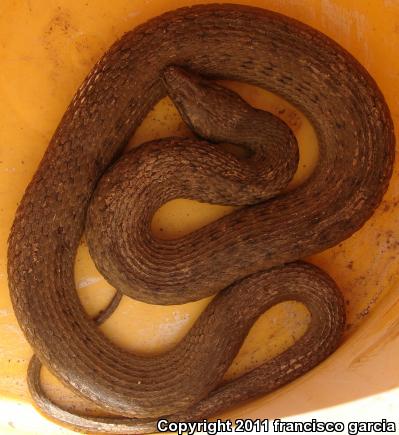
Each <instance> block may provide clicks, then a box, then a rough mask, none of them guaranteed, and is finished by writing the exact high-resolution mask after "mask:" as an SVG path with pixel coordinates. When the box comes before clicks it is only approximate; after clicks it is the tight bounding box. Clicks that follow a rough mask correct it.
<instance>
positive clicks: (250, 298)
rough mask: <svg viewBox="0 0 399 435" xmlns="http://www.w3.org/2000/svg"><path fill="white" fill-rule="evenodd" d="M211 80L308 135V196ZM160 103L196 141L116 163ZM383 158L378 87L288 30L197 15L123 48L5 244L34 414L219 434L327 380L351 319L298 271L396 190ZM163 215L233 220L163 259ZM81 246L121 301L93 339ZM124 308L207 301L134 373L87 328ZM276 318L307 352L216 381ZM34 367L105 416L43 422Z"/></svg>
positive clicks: (226, 11) (287, 146)
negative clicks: (300, 385)
mask: <svg viewBox="0 0 399 435" xmlns="http://www.w3.org/2000/svg"><path fill="white" fill-rule="evenodd" d="M223 80H233V81H238V82H244V83H247V84H250V85H253V86H257V87H260V88H263V89H266V90H268V91H270V92H272V93H275V94H277V95H279V96H281V97H282V98H284V99H285V100H287V101H288V102H290V103H292V104H293V105H294V106H295V107H296V108H298V109H299V110H300V111H301V112H302V113H303V114H304V115H305V116H306V117H307V118H308V119H309V120H310V122H311V123H312V125H313V127H314V129H315V131H316V134H317V138H318V143H319V160H318V163H317V165H316V168H315V170H314V171H313V173H312V174H311V175H310V176H309V178H308V179H307V180H306V181H305V182H304V183H302V184H301V185H300V186H298V187H296V188H294V189H287V185H288V183H289V181H290V179H291V178H292V176H293V174H294V172H295V170H296V167H297V164H298V147H297V143H296V139H295V137H294V136H293V134H292V132H291V130H290V129H289V128H288V127H287V126H286V125H285V124H284V123H283V122H282V121H280V120H279V119H277V118H276V117H274V116H273V115H271V114H270V113H268V112H264V111H261V110H259V109H256V108H253V107H252V106H250V105H249V104H248V103H246V102H245V101H244V100H243V99H242V98H241V97H239V96H238V95H237V94H235V93H234V92H232V91H230V90H228V89H227V88H225V87H224V86H223V85H221V84H220V81H223ZM165 96H169V97H170V98H171V99H172V101H173V103H174V104H175V105H176V107H177V109H178V111H179V112H180V114H181V116H182V118H183V121H184V122H186V123H187V125H188V126H189V127H190V128H191V129H192V130H193V132H194V133H195V135H196V137H195V138H177V137H171V138H164V139H161V140H158V141H151V142H149V143H146V144H143V145H142V146H140V147H138V148H137V149H134V150H132V151H129V152H124V149H125V147H126V145H127V144H128V142H129V139H130V138H131V137H132V135H133V134H134V132H135V131H136V129H137V128H138V127H139V125H140V124H141V122H142V121H143V119H144V118H145V117H146V115H147V114H148V113H149V112H150V110H151V109H152V108H153V107H154V105H155V104H156V103H157V102H158V101H160V100H161V99H162V98H164V97H165ZM224 144H233V145H234V144H235V145H238V146H240V147H242V148H243V149H244V151H245V153H244V154H245V156H239V155H236V154H235V153H234V152H231V151H228V150H226V149H225V147H224ZM394 148H395V137H394V129H393V123H392V119H391V116H390V112H389V108H388V106H387V104H386V102H385V99H384V97H383V95H382V93H381V91H380V90H379V88H378V86H377V84H376V83H375V81H374V79H373V78H372V77H371V76H370V74H369V73H368V72H367V71H366V70H365V68H364V67H363V66H362V65H361V64H360V63H359V62H358V61H357V60H356V59H355V58H354V57H353V56H352V55H351V54H350V53H349V52H347V51H346V50H345V49H344V48H342V47H341V46H340V45H338V44H337V43H336V42H334V41H333V40H331V39H330V38H329V37H327V36H325V35H324V34H322V33H320V32H319V31H317V30H315V29H313V28H311V27H309V26H307V25H305V24H303V23H301V22H299V21H296V20H295V19H293V18H289V17H286V16H284V15H281V14H278V13H276V12H272V11H268V10H265V9H260V8H255V7H251V6H243V5H237V4H234V5H230V4H209V5H196V6H192V7H185V8H181V9H177V10H174V11H171V12H167V13H165V14H163V15H160V16H158V17H155V18H153V19H151V20H150V21H147V22H146V23H144V24H141V25H140V26H138V27H136V28H135V29H133V30H132V31H130V32H128V33H126V34H125V35H124V36H122V37H121V38H120V39H119V40H118V41H116V42H115V43H114V44H113V45H112V46H111V47H110V48H109V49H108V51H107V52H106V53H105V54H104V55H103V56H102V58H101V59H100V60H99V61H98V62H97V63H96V65H95V66H94V67H93V69H92V71H91V72H90V73H89V75H88V76H87V78H86V79H85V80H84V82H83V84H82V85H81V86H80V88H79V89H78V91H77V92H76V94H75V96H74V98H73V100H72V102H71V103H70V105H69V107H68V109H67V110H66V112H65V114H64V116H63V118H62V120H61V122H60V123H59V125H58V127H57V129H56V131H55V133H54V135H53V137H52V139H51V141H50V143H49V145H48V147H47V150H46V151H45V153H44V156H43V158H42V160H41V162H40V164H39V167H38V169H37V170H36V172H35V174H34V176H33V178H32V180H31V181H30V183H29V185H28V186H27V188H26V191H25V193H24V196H23V198H22V200H21V202H20V204H19V206H18V209H17V211H16V215H15V219H14V223H13V226H12V229H11V232H10V235H9V242H8V279H9V287H10V295H11V300H12V304H13V308H14V311H15V314H16V317H17V320H18V323H19V325H20V327H21V329H22V331H23V332H24V334H25V336H26V338H27V340H28V342H29V343H30V345H31V346H32V348H33V350H34V353H35V356H34V358H33V359H32V361H31V364H30V366H29V379H28V380H29V387H30V391H31V394H32V397H33V399H34V401H35V402H36V404H37V406H38V407H39V409H40V410H41V411H42V412H43V413H44V414H45V415H47V416H48V417H49V418H53V419H56V420H57V421H58V422H60V423H63V424H66V425H68V426H71V427H72V428H74V429H76V430H83V431H90V432H106V433H148V432H153V431H155V430H156V429H157V427H156V422H157V421H158V419H159V418H160V417H161V416H167V418H168V419H169V420H170V421H197V420H198V419H202V418H208V417H211V416H213V415H215V414H216V413H218V412H221V411H223V410H225V409H226V408H228V407H231V406H234V405H236V404H238V403H240V402H242V401H244V400H247V399H252V398H254V397H258V396H259V395H264V394H266V393H269V392H271V391H274V390H276V389H277V388H279V387H281V386H283V385H285V384H287V383H288V382H291V381H293V380H294V379H296V378H298V377H299V376H301V375H303V374H304V373H306V372H308V371H309V370H311V369H312V368H313V367H315V366H316V365H317V364H319V363H320V362H321V361H323V360H325V359H326V358H327V357H328V356H329V355H330V354H331V353H332V352H334V351H335V350H336V349H337V347H338V346H339V344H340V342H341V340H342V334H343V330H344V325H345V306H344V301H343V297H342V294H341V292H340V290H339V289H338V287H337V285H336V284H335V282H334V281H333V280H332V279H331V278H330V277H329V276H327V275H326V273H325V272H323V271H322V270H320V269H319V268H317V267H316V266H313V265H311V264H309V263H306V262H303V261H302V260H301V259H303V258H306V257H308V256H311V255H313V254H316V253H319V252H321V251H323V250H325V249H327V248H329V247H332V246H334V245H336V244H338V243H340V242H342V241H343V240H345V239H346V238H348V237H349V236H351V235H352V234H353V233H354V232H356V231H358V230H359V229H360V228H361V227H362V226H363V225H364V224H365V222H366V221H367V220H368V219H369V218H370V217H371V216H372V214H373V213H374V211H375V210H376V208H377V207H378V205H379V204H380V202H381V200H382V198H383V195H384V193H385V191H386V190H387V188H388V184H389V180H390V177H391V174H392V170H393V161H394ZM174 198H189V199H195V200H198V201H202V202H208V203H217V204H228V205H237V206H240V207H239V208H238V209H236V210H235V211H234V212H232V213H231V214H228V215H226V216H224V217H222V218H220V219H218V220H216V221H215V222H212V223H210V224H208V225H206V226H204V227H202V228H200V229H198V230H196V231H194V232H192V233H190V234H188V235H186V236H183V237H180V238H178V239H174V240H163V239H159V238H157V237H156V236H155V235H153V234H152V232H151V228H150V222H151V219H152V216H153V215H154V213H155V211H156V210H157V209H158V208H159V207H160V206H161V205H163V204H164V203H166V202H168V201H170V200H172V199H174ZM84 232H86V237H87V243H88V245H89V249H90V253H91V256H92V257H93V259H94V261H95V263H96V266H97V267H98V269H99V270H100V271H101V273H102V274H103V275H104V277H105V278H106V279H107V280H108V281H109V282H110V283H111V284H112V285H113V286H114V287H115V288H116V289H117V292H118V293H117V295H116V296H115V298H114V300H113V303H111V307H110V308H109V309H106V310H105V312H104V313H102V316H100V319H97V321H96V320H95V319H91V318H89V316H88V315H87V313H86V312H85V310H84V309H83V307H82V305H81V303H80V301H79V298H78V296H77V292H76V287H75V283H74V261H75V256H76V251H77V248H78V246H79V243H80V241H81V238H82V235H83V234H84ZM120 293H123V294H125V295H127V296H130V297H133V298H135V299H138V300H141V301H143V302H147V303H151V304H163V305H168V304H182V303H186V302H190V301H194V300H199V299H201V298H204V297H206V296H210V295H215V297H214V298H213V299H212V301H211V302H210V303H209V305H208V306H207V307H206V309H205V310H204V312H203V313H202V314H201V315H200V317H199V318H198V319H197V321H196V322H195V323H194V325H193V327H192V328H191V329H190V331H189V332H188V333H187V335H186V336H185V337H184V338H183V339H182V341H181V342H180V343H178V344H177V345H176V346H175V347H174V348H173V349H171V350H170V351H167V352H166V353H163V354H159V355H152V356H143V355H137V354H134V353H132V352H128V351H126V350H124V349H121V348H119V347H118V346H117V345H115V344H113V343H112V342H111V341H110V340H108V339H107V338H106V337H105V335H104V334H103V333H102V332H101V331H100V330H99V328H98V323H99V322H101V321H103V320H104V319H105V318H106V317H107V316H108V315H109V314H111V312H112V311H113V310H114V309H115V306H117V303H118V298H120ZM287 300H295V301H298V302H301V303H303V304H304V305H305V306H306V307H307V309H308V311H309V313H310V318H311V320H310V323H309V326H308V328H307V330H306V332H305V333H304V335H303V336H302V337H301V338H300V339H299V340H297V342H295V343H294V344H293V345H292V346H291V347H290V348H288V349H287V350H286V351H284V352H282V353H281V354H280V355H278V356H276V357H274V358H272V359H271V360H268V361H266V362H264V363H263V364H261V365H260V366H258V367H256V368H255V369H253V370H251V371H249V372H248V373H245V374H244V375H242V376H240V377H238V378H237V379H234V380H232V381H224V380H223V375H224V373H225V371H226V370H227V368H228V367H229V365H230V364H231V362H232V360H233V359H234V357H235V355H236V354H237V352H238V350H239V348H240V346H241V344H242V342H243V340H244V339H245V337H246V336H247V334H248V332H249V330H250V329H251V327H252V325H253V324H254V322H255V321H256V319H257V318H258V317H259V316H260V315H261V314H262V313H264V312H265V311H266V310H268V309H269V308H271V307H272V306H274V305H276V304H277V303H280V302H283V301H287ZM42 364H44V365H45V366H46V367H48V368H49V370H50V371H51V372H52V373H53V374H55V376H56V377H57V378H58V379H59V380H60V381H61V382H62V383H64V384H65V385H66V386H68V387H69V388H71V389H72V390H73V391H74V392H76V393H78V394H79V395H81V396H83V397H85V398H87V399H88V400H90V401H91V402H93V403H94V404H96V405H98V406H100V408H101V409H103V410H104V411H106V412H107V413H108V415H107V416H104V417H93V416H86V415H84V414H79V413H73V412H71V411H68V410H66V409H63V408H62V407H60V406H58V405H57V404H55V403H53V402H52V401H51V400H50V399H49V398H47V396H46V395H45V392H44V391H43V389H42V387H41V385H40V379H39V375H40V367H41V365H42Z"/></svg>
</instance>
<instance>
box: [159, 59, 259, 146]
mask: <svg viewBox="0 0 399 435" xmlns="http://www.w3.org/2000/svg"><path fill="white" fill-rule="evenodd" d="M162 79H163V83H164V85H165V88H166V90H167V93H168V95H169V97H170V98H171V99H172V101H173V103H174V104H175V106H176V108H177V110H178V111H179V113H180V115H181V117H182V119H183V121H184V122H185V123H186V124H187V125H188V126H189V127H190V129H191V130H192V131H193V132H195V133H196V134H197V135H199V136H201V137H203V138H205V139H207V140H210V141H212V142H230V143H235V140H234V138H236V137H239V133H240V131H241V130H242V127H243V126H244V125H245V124H246V123H247V122H248V119H250V117H253V115H254V114H255V113H256V109H254V108H253V107H252V106H250V105H249V104H248V103H247V102H246V101H244V100H243V99H242V98H241V97H240V96H239V95H238V94H236V93H235V92H233V91H231V90H230V89H227V88H225V87H223V86H220V85H218V84H216V83H214V82H211V81H209V80H206V79H204V78H202V77H200V76H198V75H196V74H194V73H191V72H188V71H186V70H184V69H183V68H181V67H177V66H169V67H168V68H166V69H165V70H164V72H163V77H162Z"/></svg>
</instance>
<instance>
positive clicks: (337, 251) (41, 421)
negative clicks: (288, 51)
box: [0, 0, 399, 434]
mask: <svg viewBox="0 0 399 435" xmlns="http://www.w3.org/2000/svg"><path fill="white" fill-rule="evenodd" d="M193 3H196V2H193V1H190V0H186V1H178V0H169V1H167V2H166V1H162V0H113V1H106V0H89V1H82V0H52V1H51V2H50V1H48V0H26V1H25V0H19V1H17V2H16V1H14V0H1V3H0V229H1V230H0V374H1V375H0V431H1V433H5V434H6V433H20V434H34V433H40V434H54V433H60V434H61V433H65V434H67V433H72V432H70V431H69V430H67V429H60V428H58V427H57V426H55V425H54V424H53V423H51V422H49V421H48V420H46V419H45V418H44V417H41V416H40V415H39V414H38V413H37V412H36V411H35V410H34V409H33V408H32V406H31V401H30V396H29V393H28V390H27V384H26V371H27V365H28V361H29V359H30V356H31V354H32V351H31V349H30V347H29V345H28V344H27V342H26V341H25V339H24V336H23V334H22V332H21V331H20V329H19V327H18V324H17V322H16V319H15V316H14V314H13V310H12V306H11V303H10V298H9V293H8V286H7V275H6V251H7V249H6V246H7V236H8V233H9V230H10V227H11V224H12V220H13V217H14V213H15V210H16V207H17V204H18V201H19V200H20V199H21V197H22V194H23V192H24V189H25V187H26V185H27V183H28V182H29V180H30V179H31V177H32V175H33V173H34V171H35V169H36V167H37V165H38V163H39V161H40V159H41V157H42V155H43V152H44V150H45V149H46V146H47V144H48V142H49V140H50V138H51V136H52V133H53V132H54V130H55V128H56V126H57V124H58V122H59V120H60V118H61V116H62V114H63V113H64V111H65V109H66V107H67V105H68V104H69V102H70V100H71V98H72V96H73V95H74V93H75V91H76V89H77V88H78V86H79V85H80V83H81V82H82V80H83V79H84V77H85V76H86V74H87V73H88V72H89V70H90V69H91V67H92V66H93V65H94V63H95V62H96V61H97V59H98V58H99V57H100V56H101V55H102V53H103V52H104V51H105V50H106V49H107V48H108V47H109V46H110V45H111V44H112V42H114V41H115V40H116V39H117V38H118V37H119V36H121V35H122V34H123V33H125V32H126V31H128V30H130V29H132V28H134V27H135V26H137V25H138V24H140V23H142V22H144V21H146V20H148V19H149V18H151V17H153V16H156V15H159V14H160V13H162V12H164V11H167V10H172V9H175V8H177V7H181V6H184V5H190V4H193ZM200 3H211V2H208V1H201V2H200ZM239 3H241V4H250V5H256V6H260V7H264V8H268V9H271V10H275V11H278V12H281V13H283V14H285V15H288V16H291V17H294V18H296V19H298V20H300V21H303V22H305V23H307V24H309V25H311V26H313V27H315V28H317V29H318V30H320V31H322V32H323V33H325V34H327V35H328V36H330V37H331V38H333V39H335V40H336V41H337V42H338V43H340V44H341V45H342V46H343V47H345V48H346V49H347V50H348V51H350V52H351V53H352V54H353V55H354V56H355V57H356V58H357V59H358V60H359V61H360V62H361V63H362V64H363V65H364V66H365V67H366V68H367V70H368V71H369V72H370V74H371V75H372V76H373V77H374V78H375V80H376V81H377V83H378V85H379V86H380V88H381V90H382V92H383V93H384V95H385V98H386V100H387V102H388V105H389V107H390V109H391V113H392V116H393V119H394V122H395V126H396V128H398V124H399V56H398V48H399V1H397V0H371V1H367V2H366V1H355V0H304V1H300V2H299V1H294V0H264V1H262V0H250V1H244V0H242V1H240V2H239ZM227 86H230V87H232V88H233V89H235V90H237V91H238V92H239V93H241V95H243V96H244V98H246V99H247V100H248V101H249V102H251V103H252V104H253V105H255V106H257V107H261V108H264V109H266V110H270V111H272V112H273V113H275V114H277V115H279V116H281V117H282V118H283V119H284V120H285V121H286V122H287V123H288V124H289V125H290V127H291V128H292V129H293V130H294V132H295V134H296V136H297V138H298V140H299V142H300V150H301V161H300V166H299V170H298V173H297V175H296V178H295V180H294V183H298V182H300V180H301V179H303V178H304V177H305V176H306V175H307V174H309V173H310V172H311V170H312V167H314V165H315V163H316V161H317V141H316V136H315V133H314V131H313V129H312V127H311V125H310V124H309V122H308V121H307V120H306V119H305V118H304V117H303V115H302V114H300V113H298V112H297V110H296V109H295V108H293V107H292V106H290V105H289V104H288V103H286V102H284V101H282V100H281V99H280V98H278V97H276V96H273V95H271V94H268V93H267V92H264V91H260V90H259V89H257V88H253V87H250V86H244V85H242V84H237V83H227ZM187 134H189V132H188V130H187V129H186V127H184V125H183V124H182V121H181V119H180V117H179V115H178V113H177V111H176V109H175V108H174V107H173V104H172V103H171V102H170V100H168V99H164V100H162V101H161V102H160V103H159V104H158V105H157V106H156V107H155V108H154V110H153V111H152V112H151V113H150V114H149V116H148V117H147V118H146V119H145V121H144V122H143V124H142V126H141V127H140V128H139V130H138V131H137V132H136V134H135V136H134V137H133V138H132V141H131V144H130V146H135V145H138V144H140V143H142V142H144V141H146V140H149V139H154V138H160V137H166V136H170V135H183V136H184V135H187ZM397 186H399V171H398V167H397V166H395V170H394V175H393V178H392V181H391V184H390V187H389V190H388V192H387V194H386V195H385V198H384V201H383V203H382V204H381V206H380V207H379V209H378V210H377V212H376V213H375V214H374V216H373V217H372V218H371V219H370V220H369V221H368V222H367V224H366V225H365V226H364V227H363V228H362V229H361V230H360V231H359V232H358V233H356V234H355V235H354V236H353V237H351V238H350V239H349V240H347V241H345V242H344V243H341V244H340V245H339V246H336V247H334V248H333V249H330V250H328V251H326V252H324V253H322V254H319V255H317V256H315V257H312V258H311V259H309V260H310V261H311V262H313V263H315V264H317V265H319V266H320V267H322V268H323V269H324V270H326V271H327V272H328V273H329V274H330V275H331V276H332V277H333V278H334V279H335V280H336V281H337V283H338V284H339V286H340V288H341V289H342V292H343V293H344V296H345V299H346V302H347V317H348V325H347V331H346V334H345V340H344V342H343V344H342V345H341V347H340V348H339V349H338V350H337V351H336V352H335V353H334V354H333V355H332V356H331V357H330V358H329V359H328V360H327V361H325V362H324V363H322V364H321V365H320V366H318V367H317V368H315V369H314V370H312V371H311V372H310V373H308V374H307V375H305V376H303V377H301V378H300V379H299V380H297V381H295V382H293V383H292V384H290V385H288V386H286V387H284V388H281V389H280V390H278V391H276V392H275V393H273V394H270V395H268V396H266V397H263V398H260V399H258V400H255V401H251V402H249V403H246V404H244V405H242V406H240V407H238V408H235V409H234V410H229V411H227V412H226V413H225V414H224V415H223V416H221V418H223V419H224V418H229V419H232V420H234V419H236V418H252V419H254V418H269V419H276V418H283V417H285V418H286V419H287V420H298V419H300V420H309V421H311V420H312V418H316V419H318V420H319V421H321V420H324V421H348V422H349V421H353V422H358V421H363V420H366V419H371V420H375V421H381V419H387V420H388V421H395V418H396V419H398V418H399V417H398V415H397V408H396V406H394V405H395V403H396V404H397V403H398V402H399V370H398V362H399V285H398V282H399V273H398V271H399V267H398V254H399V235H398V231H397V230H398V228H399V208H398V204H399V187H397ZM231 210H232V208H228V207H221V206H209V205H205V204H199V203H196V202H193V201H187V200H176V201H173V202H171V203H168V204H166V205H165V206H164V207H162V208H161V209H160V210H159V211H158V212H157V214H156V215H155V217H154V220H153V231H154V232H155V233H156V234H157V235H158V236H159V237H162V238H174V237H178V236H181V235H183V234H186V233H188V232H190V231H192V230H193V229H195V228H198V227H200V226H202V225H205V224H206V223H207V222H210V221H212V220H214V219H217V218H218V217H220V216H222V215H223V214H225V213H229V212H231ZM75 275H76V285H77V289H78V292H79V295H80V298H81V301H82V303H83V305H84V306H85V308H86V309H87V311H88V313H89V314H93V315H94V314H95V313H97V312H98V311H99V310H100V309H101V308H102V307H103V306H104V305H106V303H107V301H109V300H110V298H111V297H112V294H113V289H112V288H111V287H110V286H109V285H108V284H107V283H106V282H105V280H104V279H103V278H102V276H101V275H100V274H99V273H98V272H97V271H96V269H95V267H94V264H93V263H92V261H91V259H90V257H89V255H88V252H87V248H86V246H85V244H84V243H83V244H82V246H81V248H80V250H79V253H78V258H77V261H76V273H75ZM208 302H209V299H207V300H203V301H199V302H196V303H191V304H186V305H182V306H168V307H163V306H151V305H146V304H143V303H141V302H137V301H133V300H129V299H127V298H123V300H122V303H121V305H120V307H119V308H118V310H117V312H116V313H115V314H114V315H113V316H112V318H110V319H109V320H108V321H106V322H105V324H104V325H103V326H102V327H101V328H102V330H103V331H104V333H105V334H106V335H107V336H108V337H109V338H110V339H111V340H113V341H114V342H115V343H117V344H119V345H121V346H123V347H125V348H127V349H130V350H132V351H135V352H139V353H142V354H151V353H158V352H161V351H163V350H166V349H168V348H170V347H172V346H173V345H174V344H175V343H176V342H178V341H179V340H180V339H181V337H182V336H183V335H184V334H185V333H186V332H187V331H188V329H189V328H190V326H191V325H192V324H193V322H194V321H195V319H196V318H197V317H198V315H199V313H200V312H201V311H202V309H203V308H204V307H205V306H206V304H207V303H208ZM307 321H308V314H307V311H306V310H305V309H304V308H303V307H302V306H301V305H300V304H297V303H288V302H287V303H284V304H280V305H279V306H276V307H274V308H273V309H272V310H270V311H269V312H267V313H265V314H264V315H263V316H262V317H261V318H260V319H259V320H258V321H257V323H256V324H255V326H254V327H253V329H252V330H251V332H250V334H249V336H248V337H247V339H246V341H245V343H244V345H243V347H242V349H241V350H240V352H239V355H238V356H237V357H236V359H235V361H234V363H233V365H232V366H231V368H230V369H229V371H228V373H227V374H226V378H229V379H230V378H233V377H234V376H237V375H239V374H240V373H243V372H244V371H246V370H248V369H250V368H252V367H254V366H256V365H257V364H259V363H261V362H262V361H264V360H266V359H268V358H271V357H273V356H274V355H276V354H277V353H279V352H281V351H282V350H283V349H285V348H287V347H288V346H290V345H291V344H292V343H293V342H294V341H295V340H296V339H297V338H298V337H299V336H300V335H301V334H302V333H303V332H304V330H305V328H306V325H307ZM43 383H44V386H45V389H46V391H48V393H49V395H50V397H52V398H53V399H55V400H56V401H58V402H59V403H60V404H62V405H64V406H66V407H68V408H70V409H72V410H76V411H82V410H85V409H87V408H90V405H88V404H87V403H86V402H85V401H83V399H80V398H78V397H76V396H75V395H74V394H72V393H71V392H69V391H68V390H66V389H65V388H64V387H62V386H61V385H60V384H59V383H58V381H57V380H55V379H54V378H53V377H52V376H51V375H50V374H49V373H48V372H47V371H46V370H44V373H43ZM366 409H367V411H366ZM365 411H366V413H367V417H368V418H366V416H365ZM396 424H397V428H398V429H399V420H397V421H396Z"/></svg>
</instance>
